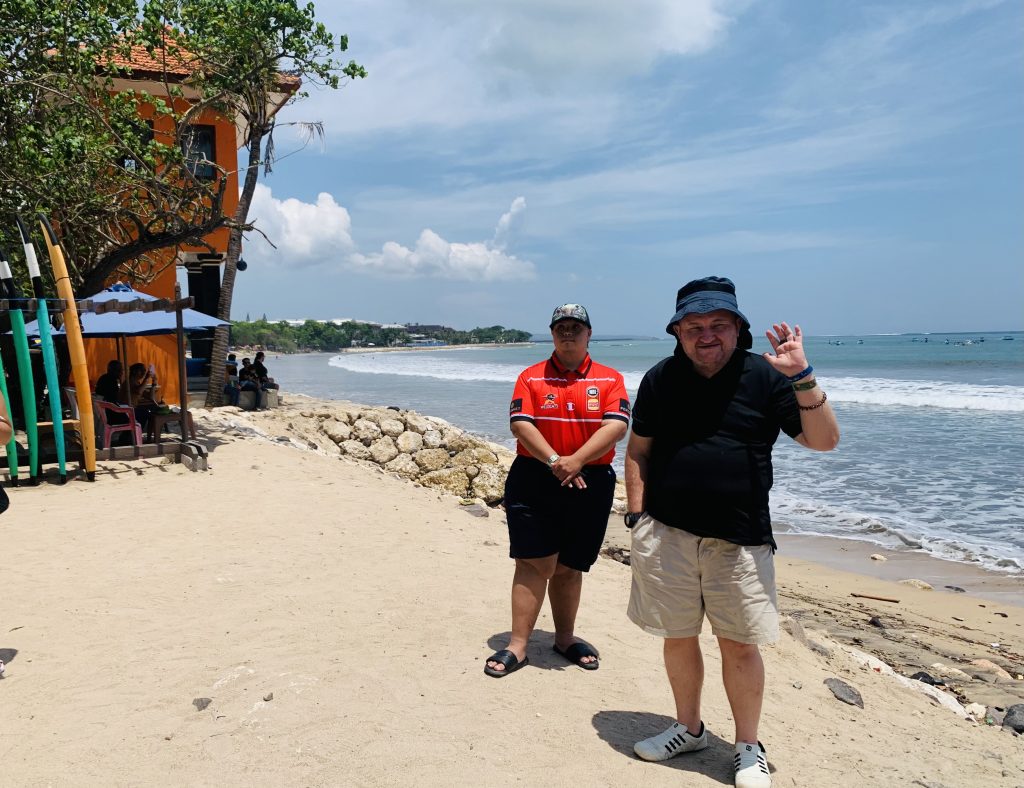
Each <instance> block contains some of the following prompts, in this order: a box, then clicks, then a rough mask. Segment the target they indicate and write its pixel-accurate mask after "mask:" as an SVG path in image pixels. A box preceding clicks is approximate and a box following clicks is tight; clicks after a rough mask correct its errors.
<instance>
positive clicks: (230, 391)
mask: <svg viewBox="0 0 1024 788" xmlns="http://www.w3.org/2000/svg"><path fill="white" fill-rule="evenodd" d="M241 393H242V390H241V388H240V387H239V384H238V369H237V365H236V364H235V356H234V354H233V353H232V354H231V355H230V356H228V361H227V363H226V364H225V365H224V398H225V399H226V400H227V401H228V404H229V405H234V406H235V407H238V398H239V396H241Z"/></svg>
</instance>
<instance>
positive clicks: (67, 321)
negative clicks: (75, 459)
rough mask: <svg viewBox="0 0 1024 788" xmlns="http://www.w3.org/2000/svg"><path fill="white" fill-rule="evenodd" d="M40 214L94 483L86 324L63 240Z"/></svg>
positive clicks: (89, 476) (84, 449)
mask: <svg viewBox="0 0 1024 788" xmlns="http://www.w3.org/2000/svg"><path fill="white" fill-rule="evenodd" d="M38 216H39V226H40V227H42V228H43V238H44V239H45V240H46V250H47V251H48V252H49V253H50V264H51V265H52V266H53V278H54V280H55V281H56V284H57V296H58V297H59V298H62V299H64V304H65V306H64V332H65V334H66V335H67V338H68V352H69V353H70V354H71V375H72V377H73V378H74V381H75V396H76V398H77V399H78V415H79V418H80V419H81V420H82V423H81V425H79V429H80V430H81V431H82V452H83V456H84V464H85V477H86V478H87V479H88V480H89V481H91V482H92V481H96V427H95V425H94V423H93V415H92V390H91V388H90V387H89V368H88V366H86V363H85V344H84V343H83V342H82V326H81V325H80V324H79V322H78V307H77V305H76V304H75V294H74V291H72V289H71V278H70V277H69V276H68V266H67V263H66V262H65V261H64V252H63V250H62V249H61V248H60V241H58V240H57V234H56V233H54V231H53V227H51V226H50V221H49V220H48V219H47V218H46V216H44V215H43V214H41V213H40V214H38Z"/></svg>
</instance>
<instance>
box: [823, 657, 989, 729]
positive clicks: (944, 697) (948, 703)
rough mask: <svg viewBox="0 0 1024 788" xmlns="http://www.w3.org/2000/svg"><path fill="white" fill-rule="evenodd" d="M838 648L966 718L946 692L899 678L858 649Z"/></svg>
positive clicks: (886, 666)
mask: <svg viewBox="0 0 1024 788" xmlns="http://www.w3.org/2000/svg"><path fill="white" fill-rule="evenodd" d="M839 648H841V649H842V650H843V651H845V652H846V653H847V654H849V655H850V656H851V657H853V659H854V660H855V661H856V662H858V663H859V664H861V665H865V666H866V667H868V668H870V669H871V670H873V671H875V672H876V673H879V674H881V675H882V676H890V677H892V679H893V680H894V681H895V682H896V683H897V684H901V685H902V686H904V687H907V688H908V689H912V690H914V691H915V692H920V693H922V694H924V695H927V696H928V697H929V698H931V699H932V700H933V701H935V703H937V704H938V705H940V706H942V707H943V708H946V709H949V710H950V711H951V712H953V713H954V714H956V715H957V716H958V717H960V719H966V718H967V712H966V711H964V707H963V706H961V705H960V703H959V702H958V701H957V699H956V698H955V697H954V696H953V695H950V694H949V693H948V692H945V691H943V690H940V689H937V688H936V687H933V686H931V685H930V684H925V683H924V682H921V681H914V680H913V679H908V678H907V677H906V676H901V675H900V674H899V673H897V672H896V671H894V670H893V669H892V667H891V666H890V665H887V664H886V663H884V662H882V660H880V659H878V657H875V656H872V655H871V654H867V653H865V652H863V651H859V650H858V649H855V648H853V647H852V646H845V645H842V644H840V646H839ZM933 667H934V666H933ZM969 678H970V677H968V679H969Z"/></svg>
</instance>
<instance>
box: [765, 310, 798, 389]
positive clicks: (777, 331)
mask: <svg viewBox="0 0 1024 788" xmlns="http://www.w3.org/2000/svg"><path fill="white" fill-rule="evenodd" d="M772 330H773V331H774V333H772V331H765V332H764V335H765V336H766V337H768V342H769V343H771V346H772V350H773V351H775V353H774V355H772V354H771V353H765V354H764V358H765V361H767V362H768V363H769V364H771V365H772V366H773V367H775V369H777V370H778V371H779V372H781V373H782V374H783V375H785V376H786V377H790V376H791V375H798V374H799V373H801V372H803V371H804V370H805V369H807V366H808V365H807V356H805V355H804V334H803V332H802V331H801V330H800V326H793V328H792V330H791V329H790V327H789V324H788V323H773V324H772Z"/></svg>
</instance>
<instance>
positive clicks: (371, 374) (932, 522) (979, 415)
mask: <svg viewBox="0 0 1024 788" xmlns="http://www.w3.org/2000/svg"><path fill="white" fill-rule="evenodd" d="M1004 336H1009V337H1012V339H1009V340H1006V339H1003V337H1004ZM538 340H541V338H539V337H538ZM760 343H761V344H758V341H757V340H755V348H754V349H755V350H757V351H765V350H767V349H768V348H767V343H766V342H764V340H760ZM762 344H763V346H762ZM806 347H807V353H808V358H809V359H810V360H811V362H812V363H813V364H814V367H815V370H816V372H817V376H818V378H819V380H820V381H821V383H822V385H823V388H824V389H825V390H826V391H827V392H828V395H829V401H830V402H832V403H833V405H834V407H835V410H836V413H837V415H838V418H839V422H840V427H841V429H842V433H843V437H842V442H841V444H840V446H839V448H838V449H837V450H836V451H834V452H831V453H828V454H820V453H817V452H811V451H808V450H806V449H803V448H801V447H800V446H797V445H796V444H794V443H793V442H792V441H790V440H789V439H788V438H786V437H785V436H784V435H783V436H782V437H781V438H780V440H779V442H778V443H777V444H776V451H775V479H776V482H775V487H774V488H773V490H772V514H773V522H774V523H775V529H776V531H779V532H785V531H792V532H797V533H805V534H819V535H825V536H831V537H841V538H848V539H858V540H864V541H868V542H873V543H877V544H879V545H882V546H888V547H903V548H904V549H915V550H921V551H924V552H927V553H930V554H933V555H936V556H939V557H943V558H946V559H950V560H954V561H960V562H966V563H971V564H976V565H981V566H984V567H986V568H989V569H995V570H998V571H1001V572H1007V573H1013V574H1022V575H1024V332H1012V333H1009V334H1006V333H995V334H993V333H981V334H948V335H946V334H930V335H923V334H921V335H899V336H859V337H857V336H849V337H846V336H844V337H808V338H807V341H806ZM672 348H673V342H672V340H671V339H669V338H666V339H664V340H662V339H639V340H622V339H616V340H606V341H602V340H600V339H595V340H594V341H592V342H591V354H592V356H593V357H594V358H595V359H596V360H598V361H600V362H602V363H604V364H608V365H610V366H613V367H615V368H617V369H618V370H620V371H621V372H622V373H623V375H624V376H625V378H626V384H627V387H628V388H629V390H630V394H631V395H633V394H635V392H636V387H637V386H638V385H639V383H640V380H641V378H642V377H643V375H644V372H645V371H646V370H647V369H648V368H650V367H651V366H652V365H653V364H654V363H655V362H657V361H658V360H660V359H661V358H664V357H665V356H667V355H669V354H670V353H671V352H672ZM550 352H551V343H550V341H537V342H536V343H534V344H530V345H517V346H508V347H497V348H460V349H449V350H430V351H417V352H398V353H393V352H381V353H342V354H334V355H330V354H312V355H297V356H279V357H276V358H270V359H268V362H267V363H268V366H269V367H270V368H271V374H272V375H274V376H275V378H276V379H277V380H278V382H279V383H281V385H282V389H283V390H284V391H289V390H290V391H298V392H301V393H305V394H309V395H311V396H314V397H320V398H324V399H348V400H353V401H356V402H365V403H374V404H381V405H396V406H399V407H402V408H412V409H415V410H418V411H420V412H422V413H428V414H432V415H436V416H440V417H442V418H444V419H447V420H448V421H451V422H453V423H455V424H458V425H460V426H462V427H463V428H465V429H468V430H470V431H472V432H474V433H477V434H479V435H481V436H483V437H486V438H487V439H489V440H493V441H495V442H498V443H504V444H506V445H509V446H511V445H513V441H512V439H511V436H510V434H509V431H508V420H507V419H508V401H509V399H510V397H511V392H512V385H513V383H514V381H515V379H516V376H517V375H518V374H519V372H520V371H521V370H522V369H523V368H524V367H525V366H527V365H528V364H531V363H534V362H535V361H538V360H540V359H543V358H545V357H546V356H548V355H549V354H550ZM616 463H617V465H618V466H619V468H620V469H621V451H620V452H619V456H618V457H617V458H616Z"/></svg>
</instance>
